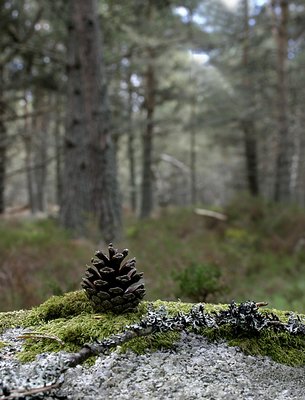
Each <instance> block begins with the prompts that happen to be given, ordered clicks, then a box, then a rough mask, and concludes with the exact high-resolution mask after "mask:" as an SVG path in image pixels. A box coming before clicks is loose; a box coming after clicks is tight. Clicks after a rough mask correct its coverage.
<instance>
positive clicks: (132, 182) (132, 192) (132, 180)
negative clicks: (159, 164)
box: [127, 70, 137, 213]
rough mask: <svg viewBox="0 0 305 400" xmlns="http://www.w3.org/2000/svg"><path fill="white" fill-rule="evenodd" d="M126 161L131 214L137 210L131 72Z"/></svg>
mask: <svg viewBox="0 0 305 400" xmlns="http://www.w3.org/2000/svg"><path fill="white" fill-rule="evenodd" d="M127 81H128V146H127V151H128V154H127V156H128V161H129V201H130V207H131V210H132V212H133V213H135V212H136V210H137V187H136V171H135V145H134V136H135V135H134V126H133V123H132V122H133V99H132V95H133V86H132V81H131V70H129V72H128V78H127Z"/></svg>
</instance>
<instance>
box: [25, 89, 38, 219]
mask: <svg viewBox="0 0 305 400" xmlns="http://www.w3.org/2000/svg"><path fill="white" fill-rule="evenodd" d="M24 114H25V118H24V131H23V135H22V139H23V143H24V149H25V173H26V183H27V196H28V205H29V208H30V210H31V213H32V214H35V213H36V211H37V205H36V201H35V200H36V196H35V193H34V183H33V163H32V142H33V137H32V126H31V117H30V116H29V115H30V110H29V107H28V101H27V99H26V96H25V106H24Z"/></svg>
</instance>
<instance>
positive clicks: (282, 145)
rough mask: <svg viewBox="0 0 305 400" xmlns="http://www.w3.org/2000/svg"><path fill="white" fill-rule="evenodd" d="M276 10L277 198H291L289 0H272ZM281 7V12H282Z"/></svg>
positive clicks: (278, 199)
mask: <svg viewBox="0 0 305 400" xmlns="http://www.w3.org/2000/svg"><path fill="white" fill-rule="evenodd" d="M271 6H272V11H273V33H274V36H275V40H276V44H277V64H276V73H277V112H278V117H277V118H278V152H277V160H276V172H275V174H276V176H275V194H274V197H275V200H276V201H289V200H290V198H291V188H290V182H291V161H292V160H291V158H292V154H293V138H292V137H290V135H289V129H288V19H289V4H288V0H278V1H277V0H271ZM278 10H280V12H278Z"/></svg>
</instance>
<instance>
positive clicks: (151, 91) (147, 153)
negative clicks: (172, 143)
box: [140, 49, 156, 218]
mask: <svg viewBox="0 0 305 400" xmlns="http://www.w3.org/2000/svg"><path fill="white" fill-rule="evenodd" d="M148 58H149V61H148V66H147V70H146V75H145V109H146V129H145V132H144V134H143V138H142V140H143V160H142V162H143V165H142V203H141V213H140V216H141V218H147V217H149V216H150V215H151V212H152V210H153V176H152V154H153V134H154V112H155V84H156V82H155V70H154V65H153V52H152V50H151V49H148Z"/></svg>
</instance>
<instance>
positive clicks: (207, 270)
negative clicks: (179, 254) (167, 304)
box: [174, 264, 223, 302]
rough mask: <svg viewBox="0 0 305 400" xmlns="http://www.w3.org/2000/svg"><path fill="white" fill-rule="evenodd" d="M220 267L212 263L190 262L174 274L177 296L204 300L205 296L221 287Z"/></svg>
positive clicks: (199, 300)
mask: <svg viewBox="0 0 305 400" xmlns="http://www.w3.org/2000/svg"><path fill="white" fill-rule="evenodd" d="M220 278H221V272H220V268H219V267H218V266H217V265H214V264H192V265H191V266H190V267H188V268H186V269H184V270H183V271H181V272H178V273H176V274H175V275H174V279H175V280H176V281H177V282H178V285H179V293H178V295H179V296H185V297H187V298H189V299H190V300H193V301H195V302H205V301H206V300H207V298H208V297H209V296H211V295H213V294H215V293H217V292H219V291H221V290H222V289H223V287H222V285H221V282H220Z"/></svg>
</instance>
